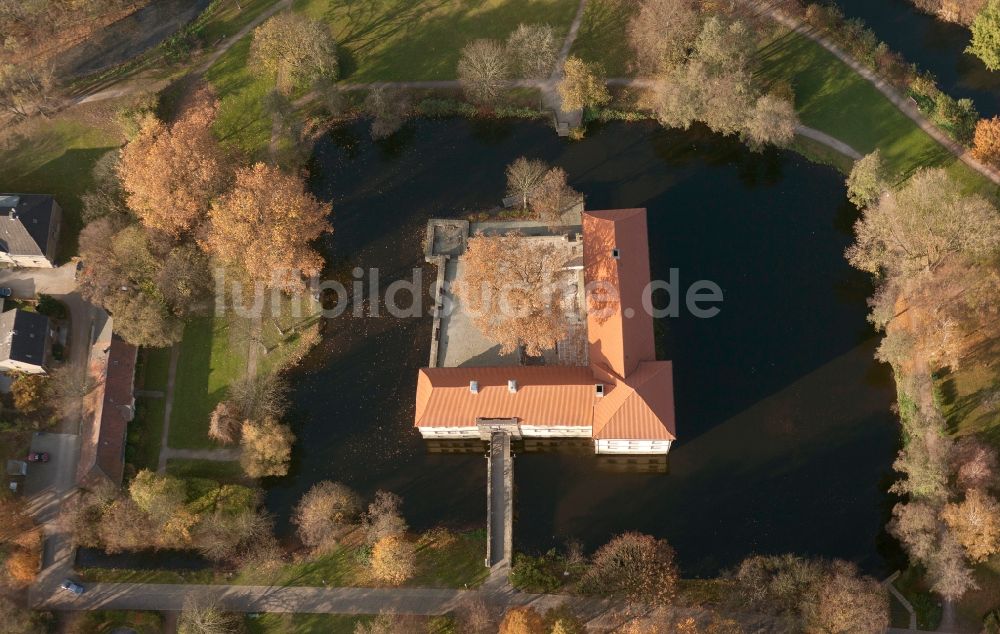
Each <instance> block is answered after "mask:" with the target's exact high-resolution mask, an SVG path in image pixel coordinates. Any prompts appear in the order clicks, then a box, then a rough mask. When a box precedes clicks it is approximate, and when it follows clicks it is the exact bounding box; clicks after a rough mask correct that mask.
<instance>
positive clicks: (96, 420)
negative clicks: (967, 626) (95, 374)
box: [76, 336, 139, 487]
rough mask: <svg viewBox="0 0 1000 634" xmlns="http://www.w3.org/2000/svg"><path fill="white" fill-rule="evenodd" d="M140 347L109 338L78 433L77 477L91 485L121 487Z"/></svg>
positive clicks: (85, 483)
mask: <svg viewBox="0 0 1000 634" xmlns="http://www.w3.org/2000/svg"><path fill="white" fill-rule="evenodd" d="M138 352H139V349H138V348H136V347H135V346H132V345H129V344H127V343H125V341H123V340H122V339H120V338H119V337H118V336H114V337H112V338H111V346H110V348H109V350H108V355H107V361H106V362H105V365H104V368H103V371H104V376H103V377H100V384H99V385H98V387H97V389H96V390H95V394H93V395H92V398H94V403H95V407H94V413H93V416H85V417H84V422H83V429H82V431H81V434H80V462H79V464H78V466H77V472H76V479H77V482H78V483H79V484H80V486H84V487H92V486H94V485H95V484H97V483H98V482H100V481H101V480H105V481H110V482H111V483H113V484H115V485H118V486H120V485H121V483H122V478H123V477H124V474H125V434H126V431H127V429H128V424H129V422H131V421H132V418H133V416H134V415H135V393H134V391H133V384H134V383H135V361H136V356H137V355H138Z"/></svg>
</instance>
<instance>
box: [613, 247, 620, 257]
mask: <svg viewBox="0 0 1000 634" xmlns="http://www.w3.org/2000/svg"><path fill="white" fill-rule="evenodd" d="M611 257H613V258H614V259H616V260H617V259H618V258H619V257H621V251H619V250H618V247H615V248H613V249H611Z"/></svg>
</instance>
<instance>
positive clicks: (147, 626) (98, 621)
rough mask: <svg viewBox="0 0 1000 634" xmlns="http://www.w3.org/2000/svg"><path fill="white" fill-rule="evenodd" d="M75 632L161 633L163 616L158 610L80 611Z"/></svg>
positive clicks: (74, 627) (76, 619) (74, 628)
mask: <svg viewBox="0 0 1000 634" xmlns="http://www.w3.org/2000/svg"><path fill="white" fill-rule="evenodd" d="M74 624H75V625H74V626H73V627H72V628H71V630H72V631H73V632H78V633H80V634H84V633H88V634H89V633H91V632H94V633H100V634H104V633H105V632H119V631H121V632H136V633H137V634H160V632H162V631H163V616H161V615H160V614H159V613H158V612H126V611H122V610H94V611H91V612H80V613H78V615H77V617H76V618H75V620H74Z"/></svg>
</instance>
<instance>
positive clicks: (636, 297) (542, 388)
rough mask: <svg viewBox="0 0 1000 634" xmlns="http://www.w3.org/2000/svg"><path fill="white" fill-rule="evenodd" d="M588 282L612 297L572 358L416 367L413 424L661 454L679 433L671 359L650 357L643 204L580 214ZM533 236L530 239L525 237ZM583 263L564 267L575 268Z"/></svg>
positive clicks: (444, 433)
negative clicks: (587, 441)
mask: <svg viewBox="0 0 1000 634" xmlns="http://www.w3.org/2000/svg"><path fill="white" fill-rule="evenodd" d="M582 229H583V262H582V265H583V266H582V271H579V272H578V274H579V275H580V276H582V280H581V281H582V282H583V283H584V288H593V287H594V285H605V286H604V288H607V287H606V285H611V287H613V288H614V289H615V290H616V291H617V293H614V294H611V295H617V298H615V299H614V300H608V299H605V300H604V301H603V302H602V303H601V305H600V309H601V310H600V312H599V313H598V311H595V310H587V315H586V330H587V335H586V348H587V350H586V354H585V357H586V358H581V359H580V362H579V364H578V365H543V366H498V367H474V366H473V367H469V366H461V367H436V368H422V369H421V370H420V371H419V375H418V377H417V394H416V412H415V421H414V424H415V426H416V427H417V429H418V430H419V431H420V433H421V435H422V436H423V437H424V438H428V439H462V438H484V439H485V438H489V434H490V433H491V432H492V431H501V430H502V431H507V432H508V433H510V434H511V435H512V436H513V437H514V438H581V437H583V438H592V439H593V441H594V451H595V452H597V453H599V454H666V453H667V452H668V451H670V446H671V444H672V443H673V441H674V440H675V439H676V435H675V423H674V388H673V366H672V364H671V362H670V361H657V360H656V346H655V340H654V336H653V318H652V316H651V315H650V314H649V312H648V311H646V310H645V309H644V308H643V304H642V295H643V292H644V290H645V288H646V286H647V285H648V284H649V281H650V276H649V245H648V237H647V232H646V210H645V209H624V210H614V211H588V212H584V214H583V228H582ZM526 239H532V238H526ZM577 268H579V267H567V269H577Z"/></svg>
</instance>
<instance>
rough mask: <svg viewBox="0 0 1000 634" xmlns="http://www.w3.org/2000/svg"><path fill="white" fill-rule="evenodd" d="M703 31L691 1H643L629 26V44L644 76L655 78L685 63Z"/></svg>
mask: <svg viewBox="0 0 1000 634" xmlns="http://www.w3.org/2000/svg"><path fill="white" fill-rule="evenodd" d="M700 30H701V18H700V16H699V14H698V10H697V8H696V7H695V5H694V3H693V2H691V0H641V2H639V9H638V11H636V12H635V15H634V16H633V17H632V19H631V20H629V23H628V40H629V44H630V45H631V47H632V51H633V52H634V53H635V60H636V65H637V66H638V70H639V72H640V73H643V74H647V75H655V74H658V73H661V72H663V71H666V70H668V69H670V68H671V67H674V66H676V65H678V64H680V63H682V62H683V61H684V58H685V56H686V55H687V52H688V50H690V49H691V47H692V46H693V45H694V41H695V38H697V37H698V33H699V31H700Z"/></svg>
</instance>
